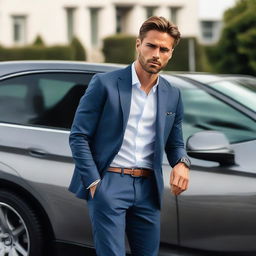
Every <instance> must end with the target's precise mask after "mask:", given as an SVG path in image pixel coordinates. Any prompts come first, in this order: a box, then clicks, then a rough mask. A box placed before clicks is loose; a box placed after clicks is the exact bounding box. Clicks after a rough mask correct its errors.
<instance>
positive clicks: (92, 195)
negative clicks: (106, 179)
mask: <svg viewBox="0 0 256 256" xmlns="http://www.w3.org/2000/svg"><path fill="white" fill-rule="evenodd" d="M97 185H98V184H96V185H94V186H92V187H90V193H91V197H92V198H93V197H94V194H95V191H96V188H97Z"/></svg>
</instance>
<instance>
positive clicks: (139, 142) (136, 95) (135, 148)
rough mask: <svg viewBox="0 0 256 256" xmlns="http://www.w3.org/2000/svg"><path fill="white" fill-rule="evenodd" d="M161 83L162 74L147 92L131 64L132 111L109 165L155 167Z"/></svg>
mask: <svg viewBox="0 0 256 256" xmlns="http://www.w3.org/2000/svg"><path fill="white" fill-rule="evenodd" d="M158 83H159V78H158V79H157V82H156V84H155V85H154V86H153V87H152V89H151V90H150V92H149V93H148V94H146V93H145V92H144V91H143V90H142V89H141V84H140V81H139V78H138V76H137V73H136V70H135V65H134V63H133V64H132V97H131V109H130V114H129V118H128V122H127V127H126V130H125V134H124V140H123V143H122V146H121V148H120V150H119V152H118V154H117V155H116V156H115V158H114V160H113V161H112V163H111V164H110V166H112V167H126V168H132V167H141V168H149V169H152V168H153V157H154V143H155V136H156V128H155V126H156V112H157V85H158Z"/></svg>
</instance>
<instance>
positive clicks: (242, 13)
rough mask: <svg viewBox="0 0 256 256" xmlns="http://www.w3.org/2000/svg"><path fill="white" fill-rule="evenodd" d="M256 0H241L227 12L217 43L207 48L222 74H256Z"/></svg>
mask: <svg viewBox="0 0 256 256" xmlns="http://www.w3.org/2000/svg"><path fill="white" fill-rule="evenodd" d="M255 10H256V0H240V1H238V2H237V3H236V5H235V6H234V7H233V8H230V9H228V10H227V11H226V12H225V14H224V27H223V31H222V35H221V38H220V40H219V42H218V44H217V45H216V46H215V47H213V48H211V49H208V54H209V56H210V59H211V61H212V62H213V63H214V66H215V69H216V71H217V72H220V73H240V74H252V75H255V74H256V50H255V42H256V15H255Z"/></svg>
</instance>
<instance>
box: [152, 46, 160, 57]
mask: <svg viewBox="0 0 256 256" xmlns="http://www.w3.org/2000/svg"><path fill="white" fill-rule="evenodd" d="M159 53H160V50H159V49H158V48H155V49H154V52H153V58H154V59H159V57H160V55H159Z"/></svg>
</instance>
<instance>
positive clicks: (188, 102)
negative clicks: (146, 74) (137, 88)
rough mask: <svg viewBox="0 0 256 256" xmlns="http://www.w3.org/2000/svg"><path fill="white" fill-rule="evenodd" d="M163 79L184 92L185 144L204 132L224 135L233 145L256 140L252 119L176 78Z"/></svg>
mask: <svg viewBox="0 0 256 256" xmlns="http://www.w3.org/2000/svg"><path fill="white" fill-rule="evenodd" d="M163 77H164V78H165V79H167V80H168V81H169V82H170V83H171V84H172V85H173V86H175V87H178V88H179V89H180V90H181V94H182V99H183V105H184V119H183V137H184V141H186V140H187V139H188V137H189V136H191V135H192V134H194V133H196V132H198V131H202V130H215V131H220V132H223V133H224V134H225V135H226V136H227V138H228V139H229V141H230V143H237V142H241V141H248V140H254V139H256V124H255V121H253V120H252V119H250V118H249V117H248V116H246V115H245V114H243V113H241V112H239V111H238V110H236V109H234V108H232V107H231V106H229V105H228V104H226V103H224V102H222V101H221V100H219V99H217V98H215V97H213V96H212V95H210V94H208V93H207V92H205V91H204V90H202V89H199V88H198V87H196V86H195V85H194V84H192V83H191V82H188V81H186V80H183V79H181V78H179V77H175V76H168V75H163Z"/></svg>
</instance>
